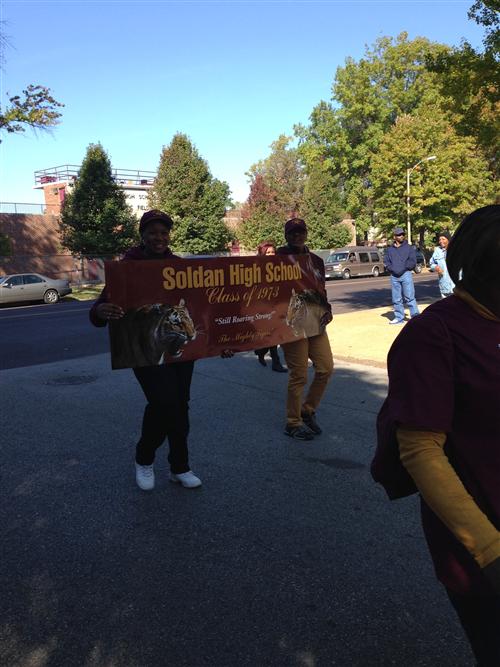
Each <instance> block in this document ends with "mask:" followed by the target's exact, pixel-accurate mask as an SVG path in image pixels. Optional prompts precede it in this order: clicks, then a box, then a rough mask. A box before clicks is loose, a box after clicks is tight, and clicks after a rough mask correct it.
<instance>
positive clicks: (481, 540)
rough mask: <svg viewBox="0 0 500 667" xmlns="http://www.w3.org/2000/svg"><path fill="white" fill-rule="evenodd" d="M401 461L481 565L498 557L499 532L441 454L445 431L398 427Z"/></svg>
mask: <svg viewBox="0 0 500 667" xmlns="http://www.w3.org/2000/svg"><path fill="white" fill-rule="evenodd" d="M397 438H398V443H399V453H400V456H401V462H402V463H403V465H404V467H405V468H406V469H407V470H408V472H409V474H410V475H411V477H412V478H413V481H414V482H415V484H416V485H417V488H418V490H419V491H420V494H421V496H422V498H423V499H424V500H425V502H426V503H427V505H429V507H430V508H431V509H432V511H433V512H434V514H436V515H437V516H438V517H439V518H440V519H441V521H442V522H443V523H444V524H445V525H446V526H447V527H448V528H449V529H450V530H451V532H452V533H453V534H454V535H455V537H456V538H457V539H458V540H459V541H460V542H461V543H462V544H463V545H464V546H465V548H466V549H467V550H468V551H469V552H470V553H471V554H472V556H473V557H474V559H475V560H476V562H477V563H478V565H479V566H480V567H481V568H483V567H486V565H489V564H490V563H492V562H493V561H494V560H496V559H497V558H499V557H500V532H499V531H498V530H497V529H496V528H495V526H494V525H493V524H492V523H491V521H490V520H489V519H488V517H487V516H486V515H485V514H484V513H483V512H482V511H481V510H480V509H479V507H478V506H477V505H476V503H475V501H474V499H473V498H472V496H471V495H470V494H469V493H468V492H467V490H466V489H465V487H464V485H463V484H462V482H461V480H460V478H459V477H458V475H457V473H456V472H455V470H454V469H453V467H452V465H451V464H450V462H449V460H448V457H447V456H446V454H445V453H444V444H445V442H446V434H445V433H434V432H432V431H412V430H410V429H405V428H398V430H397Z"/></svg>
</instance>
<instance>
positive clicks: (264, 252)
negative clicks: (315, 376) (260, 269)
mask: <svg viewBox="0 0 500 667" xmlns="http://www.w3.org/2000/svg"><path fill="white" fill-rule="evenodd" d="M275 254H276V246H275V245H274V243H273V242H272V241H263V242H262V243H259V245H258V246H257V255H260V256H261V257H266V256H268V257H269V256H274V255H275ZM268 352H269V354H270V355H271V360H272V364H271V368H272V369H273V371H276V372H277V373H288V370H287V369H286V368H285V367H284V366H283V365H282V364H281V360H280V355H279V352H278V346H277V345H272V346H271V347H261V348H260V349H258V350H255V354H256V355H257V357H258V359H259V364H260V365H261V366H266V365H267V364H266V360H265V356H266V354H267V353H268Z"/></svg>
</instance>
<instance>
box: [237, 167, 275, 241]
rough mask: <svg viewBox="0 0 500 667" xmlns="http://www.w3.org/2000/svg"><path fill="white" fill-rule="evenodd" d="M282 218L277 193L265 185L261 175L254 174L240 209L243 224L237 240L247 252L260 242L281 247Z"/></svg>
mask: <svg viewBox="0 0 500 667" xmlns="http://www.w3.org/2000/svg"><path fill="white" fill-rule="evenodd" d="M284 217H285V214H284V212H283V211H282V206H281V204H280V203H279V201H278V196H277V193H276V192H275V191H274V190H273V189H272V188H270V187H269V186H268V185H267V184H266V182H265V180H264V176H263V175H262V174H260V173H256V174H255V175H254V176H253V179H252V182H251V184H250V193H249V195H248V199H247V201H246V202H245V204H244V206H243V209H242V220H243V222H242V225H241V226H240V228H239V229H238V239H239V240H240V242H241V243H242V245H243V246H244V247H245V248H247V249H249V250H253V249H255V248H257V246H258V245H259V243H261V242H262V241H273V243H275V244H276V245H281V244H282V243H283V241H284V237H283V222H284Z"/></svg>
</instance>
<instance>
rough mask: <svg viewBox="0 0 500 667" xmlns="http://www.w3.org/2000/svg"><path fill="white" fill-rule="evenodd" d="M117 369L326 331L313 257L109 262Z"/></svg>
mask: <svg viewBox="0 0 500 667" xmlns="http://www.w3.org/2000/svg"><path fill="white" fill-rule="evenodd" d="M106 285H107V292H108V298H109V301H110V302H112V303H115V304H117V305H119V306H121V307H122V308H123V309H124V311H125V316H124V317H123V318H121V319H120V320H116V321H113V322H110V342H111V363H112V367H113V368H137V367H139V366H156V365H159V364H164V363H171V362H175V361H180V360H182V361H188V360H191V359H201V358H202V357H210V356H214V355H219V354H220V353H221V352H222V351H223V350H227V349H230V350H234V351H244V350H253V349H257V348H262V347H269V346H271V345H278V344H280V343H288V342H291V341H294V340H298V339H300V338H305V337H307V338H309V337H311V336H316V335H318V334H319V333H321V332H322V331H323V327H322V326H321V324H320V320H321V317H322V315H324V313H325V312H327V311H328V310H329V308H328V303H327V301H326V297H325V290H324V279H323V276H322V275H321V274H320V272H319V271H318V269H317V268H315V267H314V265H313V263H312V261H311V258H310V256H309V255H307V254H304V255H275V256H267V257H260V256H254V257H208V258H200V259H197V258H196V259H180V258H179V259H178V258H175V259H165V260H148V261H128V262H127V261H122V262H106Z"/></svg>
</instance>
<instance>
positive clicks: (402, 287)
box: [391, 271, 419, 320]
mask: <svg viewBox="0 0 500 667" xmlns="http://www.w3.org/2000/svg"><path fill="white" fill-rule="evenodd" d="M391 288H392V305H393V306H394V315H395V319H396V320H404V318H405V306H407V307H408V308H409V309H410V316H411V317H415V315H418V314H419V310H418V306H417V302H416V301H415V286H414V284H413V277H412V275H411V271H405V272H404V273H403V275H402V276H399V277H397V276H391Z"/></svg>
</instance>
